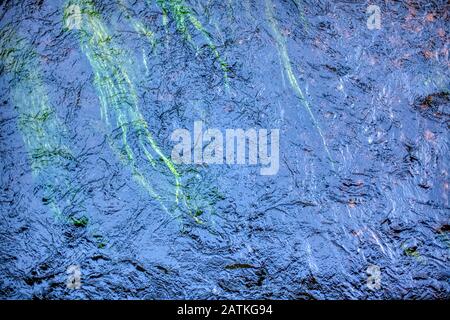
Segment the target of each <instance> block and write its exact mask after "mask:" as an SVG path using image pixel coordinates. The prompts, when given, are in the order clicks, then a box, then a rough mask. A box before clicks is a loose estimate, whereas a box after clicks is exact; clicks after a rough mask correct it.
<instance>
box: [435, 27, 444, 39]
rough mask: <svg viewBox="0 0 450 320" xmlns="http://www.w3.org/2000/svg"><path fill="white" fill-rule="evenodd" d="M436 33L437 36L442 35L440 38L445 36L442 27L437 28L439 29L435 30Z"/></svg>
mask: <svg viewBox="0 0 450 320" xmlns="http://www.w3.org/2000/svg"><path fill="white" fill-rule="evenodd" d="M437 33H438V35H439V37H442V38H444V37H445V30H444V29H442V28H439V29H438V30H437Z"/></svg>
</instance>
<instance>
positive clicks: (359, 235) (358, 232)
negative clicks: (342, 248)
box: [352, 230, 363, 237]
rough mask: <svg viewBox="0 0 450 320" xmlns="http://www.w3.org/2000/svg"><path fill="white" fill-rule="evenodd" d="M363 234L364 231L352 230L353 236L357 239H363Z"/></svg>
mask: <svg viewBox="0 0 450 320" xmlns="http://www.w3.org/2000/svg"><path fill="white" fill-rule="evenodd" d="M362 234H363V231H362V230H352V235H353V236H355V237H361V236H362Z"/></svg>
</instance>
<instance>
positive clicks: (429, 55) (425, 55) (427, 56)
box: [423, 50, 434, 59]
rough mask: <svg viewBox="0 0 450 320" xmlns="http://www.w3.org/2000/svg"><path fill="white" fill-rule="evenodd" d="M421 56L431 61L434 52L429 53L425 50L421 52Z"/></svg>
mask: <svg viewBox="0 0 450 320" xmlns="http://www.w3.org/2000/svg"><path fill="white" fill-rule="evenodd" d="M423 55H424V57H425V58H427V59H432V58H433V57H434V52H433V51H429V50H425V51H424V52H423Z"/></svg>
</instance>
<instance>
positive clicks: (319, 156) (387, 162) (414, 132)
mask: <svg viewBox="0 0 450 320" xmlns="http://www.w3.org/2000/svg"><path fill="white" fill-rule="evenodd" d="M71 6H72V7H71ZM74 6H75V7H74ZM76 6H78V7H76ZM379 6H380V7H379V9H380V10H379V13H380V17H381V22H380V23H381V24H380V28H377V27H376V26H375V27H374V28H368V24H367V21H366V20H367V19H368V18H369V16H370V15H371V14H375V13H376V12H378V11H377V10H370V12H372V13H370V12H369V13H366V9H367V8H366V7H365V4H356V3H355V4H353V3H347V2H343V3H338V2H336V1H321V2H317V1H309V0H305V1H300V0H296V1H276V0H264V1H253V0H243V1H208V2H202V1H190V0H184V1H171V0H170V1H169V0H167V1H166V0H162V1H156V2H155V1H153V2H152V1H137V2H133V1H127V0H125V1H87V0H73V1H63V0H58V1H31V0H26V1H22V2H20V3H18V2H17V1H3V2H2V3H1V4H0V96H1V98H0V155H1V156H0V215H1V219H0V298H3V299H6V298H19V299H31V298H49V299H57V298H64V299H65V298H67V299H72V298H73V299H101V298H108V299H129V298H135V299H171V298H172V299H174V298H176V299H183V298H186V299H191V298H196V299H221V298H228V299H239V298H240V299H254V298H261V299H264V298H271V299H375V298H376V299H432V298H442V299H448V298H449V295H450V286H449V283H448V258H449V249H450V238H449V237H450V235H449V230H450V227H449V216H448V209H449V202H448V193H449V192H448V191H449V187H448V185H449V181H448V171H449V167H448V166H449V161H448V158H449V157H448V144H449V141H448V137H449V132H448V130H449V115H450V93H449V83H450V75H449V73H448V66H449V61H448V31H447V29H448V28H447V25H448V18H449V17H448V12H449V10H448V4H447V1H435V2H433V3H428V4H427V5H422V4H421V2H420V1H419V2H411V1H405V2H395V3H394V2H388V3H383V4H380V5H379ZM69 8H70V10H69ZM77 8H78V9H77ZM78 18H80V19H79V20H77V19H78ZM373 18H374V19H375V17H373ZM196 121H202V123H205V126H207V127H208V128H217V129H218V130H220V131H221V132H225V130H227V129H237V128H241V129H243V130H247V129H250V128H254V129H255V130H260V129H267V130H270V129H279V170H278V171H277V173H276V174H275V175H273V176H262V175H260V173H259V170H260V168H259V167H257V166H254V165H250V164H249V163H250V162H249V161H247V160H248V159H247V158H246V159H245V160H246V161H244V162H245V164H244V165H239V166H237V165H233V164H229V163H226V162H224V164H220V165H219V164H208V163H206V164H205V163H203V162H200V164H196V163H189V164H175V163H173V161H172V159H171V157H170V155H171V151H172V148H173V146H174V142H173V141H172V140H171V135H172V133H173V132H174V130H176V129H179V128H184V129H186V130H190V131H191V135H192V136H193V126H194V123H195V122H196ZM206 147H207V145H205V148H206Z"/></svg>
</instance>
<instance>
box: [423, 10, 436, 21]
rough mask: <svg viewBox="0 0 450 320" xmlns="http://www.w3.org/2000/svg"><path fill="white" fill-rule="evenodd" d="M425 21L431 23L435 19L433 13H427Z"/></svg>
mask: <svg viewBox="0 0 450 320" xmlns="http://www.w3.org/2000/svg"><path fill="white" fill-rule="evenodd" d="M425 20H426V21H428V22H433V21H434V20H435V18H434V13H433V12H430V13H428V14H427V15H426V16H425Z"/></svg>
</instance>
